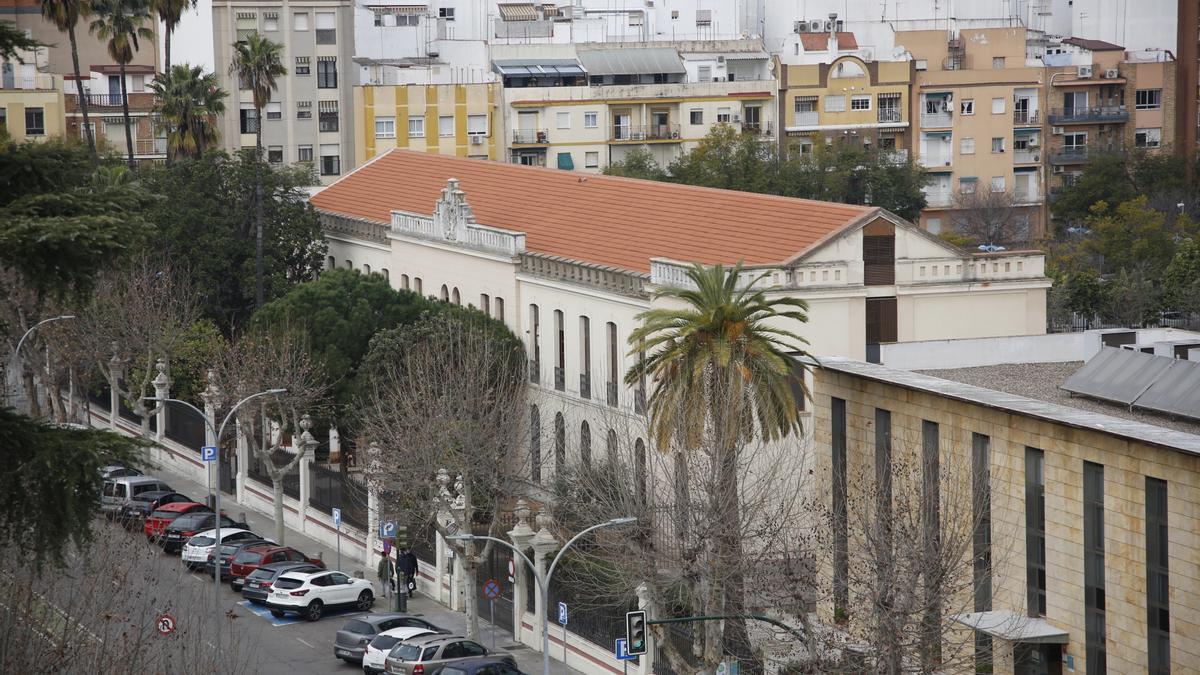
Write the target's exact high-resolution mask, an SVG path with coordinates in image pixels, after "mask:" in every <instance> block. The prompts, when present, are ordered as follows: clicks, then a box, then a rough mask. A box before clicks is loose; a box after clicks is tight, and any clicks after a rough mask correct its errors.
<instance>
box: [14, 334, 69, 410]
mask: <svg viewBox="0 0 1200 675" xmlns="http://www.w3.org/2000/svg"><path fill="white" fill-rule="evenodd" d="M74 318H75V315H74V314H63V315H61V316H52V317H50V318H49V319H42V320H41V321H39V322H37V323H35V324H33V325H32V326H30V327H29V330H27V331H25V334H24V335H22V336H21V339H20V340H17V348H16V349H14V350H13V365H14V366H16V367H17V368H18V370H20V365H21V345H23V344H25V338H27V337H29V335H30V334H31V333H33V331H35V330H37V329H38V327H39V326H42V325H44V324H48V323H50V322H51V321H64V320H66V319H74ZM16 377H17V388H20V386H21V375H20V372H18V373H17V376H16ZM4 394H5V398H6V399H7V398H8V396H9V393H8V387H7V386H5V388H4Z"/></svg>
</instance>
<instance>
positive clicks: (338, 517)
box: [332, 507, 342, 527]
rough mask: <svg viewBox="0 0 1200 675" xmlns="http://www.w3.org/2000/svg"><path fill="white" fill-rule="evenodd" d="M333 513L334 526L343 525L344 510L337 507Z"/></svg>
mask: <svg viewBox="0 0 1200 675" xmlns="http://www.w3.org/2000/svg"><path fill="white" fill-rule="evenodd" d="M332 515H333V526H334V527H341V526H342V510H341V509H339V508H336V507H335V508H334V509H333V513H332Z"/></svg>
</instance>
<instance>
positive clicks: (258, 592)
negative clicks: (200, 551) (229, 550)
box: [222, 562, 321, 605]
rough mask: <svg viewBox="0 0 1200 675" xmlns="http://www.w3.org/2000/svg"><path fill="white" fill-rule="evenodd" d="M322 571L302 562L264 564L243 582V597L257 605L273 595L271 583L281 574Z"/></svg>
mask: <svg viewBox="0 0 1200 675" xmlns="http://www.w3.org/2000/svg"><path fill="white" fill-rule="evenodd" d="M320 571H321V568H320V567H317V566H316V565H310V564H308V563H302V562H277V563H271V564H269V565H263V566H262V567H259V568H258V569H256V570H254V571H253V572H251V573H250V576H248V577H246V579H245V582H244V583H243V584H242V597H243V598H245V599H247V600H249V601H250V602H252V603H254V604H256V605H262V604H264V603H266V602H267V597H268V596H270V595H271V584H272V583H274V582H275V579H277V578H278V577H279V576H280V575H281V574H284V573H286V572H304V573H305V574H314V573H316V572H320ZM222 572H224V570H222Z"/></svg>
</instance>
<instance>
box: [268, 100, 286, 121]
mask: <svg viewBox="0 0 1200 675" xmlns="http://www.w3.org/2000/svg"><path fill="white" fill-rule="evenodd" d="M267 119H269V120H281V119H283V104H282V103H277V102H275V101H270V102H268V103H267Z"/></svg>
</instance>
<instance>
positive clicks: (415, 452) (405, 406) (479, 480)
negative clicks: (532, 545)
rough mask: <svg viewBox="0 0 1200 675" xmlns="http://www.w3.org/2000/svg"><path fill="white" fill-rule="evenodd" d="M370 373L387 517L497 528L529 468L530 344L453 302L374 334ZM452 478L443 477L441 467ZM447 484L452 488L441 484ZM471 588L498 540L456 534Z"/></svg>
mask: <svg viewBox="0 0 1200 675" xmlns="http://www.w3.org/2000/svg"><path fill="white" fill-rule="evenodd" d="M368 366H369V372H372V373H373V377H372V378H371V382H370V385H369V388H368V391H367V392H366V395H365V397H364V400H363V401H362V404H361V405H362V410H361V414H360V420H361V430H362V436H363V437H364V438H365V439H366V440H368V441H369V444H370V445H369V451H368V469H367V475H368V480H369V482H370V483H371V485H372V487H374V488H375V489H376V490H377V491H378V493H379V494H380V496H381V497H380V499H381V508H382V509H385V510H386V511H387V513H388V516H389V517H394V518H397V519H398V520H400V522H403V523H407V524H408V525H409V528H410V531H416V530H417V529H420V528H422V527H425V526H426V525H428V524H429V523H432V524H433V526H434V527H435V528H436V530H437V532H438V533H440V534H441V535H442V536H447V535H453V534H456V533H457V532H458V529H459V528H460V527H461V528H466V529H471V530H472V531H473V532H474V533H476V534H487V535H489V536H496V535H497V533H498V532H499V528H500V523H501V520H500V515H501V514H500V509H499V508H498V503H499V502H500V501H501V500H502V499H503V498H504V497H505V496H506V495H512V494H514V493H516V492H517V490H518V488H519V487H520V486H519V485H518V480H519V477H520V476H522V475H523V474H524V472H523V469H522V467H523V463H522V458H523V455H522V453H520V452H518V448H520V447H521V446H522V442H523V439H524V438H525V433H526V426H525V416H526V414H527V413H526V410H527V407H526V402H525V395H526V393H525V392H526V384H525V379H524V376H523V375H524V372H525V371H524V368H525V352H524V349H523V347H522V345H521V342H520V341H519V340H517V339H516V337H515V336H513V335H512V334H511V333H509V332H508V330H507V329H506V328H504V327H503V325H501V324H499V323H498V322H495V321H492V320H490V319H487V318H486V317H484V316H483V315H482V314H478V313H476V312H471V311H467V310H453V311H451V310H447V311H443V312H440V313H438V314H434V315H430V316H427V317H425V318H424V319H422V320H421V321H420V322H418V323H416V324H413V325H411V326H407V327H402V328H399V329H395V330H392V331H387V332H384V333H381V334H380V335H378V336H376V338H375V340H373V341H372V349H371V355H370V356H369V357H368ZM443 469H444V470H446V471H448V472H449V474H448V475H449V476H450V477H453V482H454V486H453V489H452V490H451V488H450V486H437V485H435V484H434V478H435V476H436V475H437V474H438V472H439V471H440V470H443ZM443 488H445V489H443ZM451 545H452V546H453V547H454V550H455V553H456V556H457V559H458V560H459V561H461V564H462V565H463V570H464V572H465V575H466V579H467V584H466V585H467V588H469V589H474V588H475V587H476V578H475V577H476V570H477V568H478V566H479V565H480V564H481V563H482V561H483V560H484V559H485V558H486V557H487V556H488V554H489V553H490V550H491V544H490V543H488V544H486V545H484V546H482V547H481V546H478V545H476V544H475V543H473V542H470V541H452V542H451ZM466 613H467V619H468V634H469V635H470V636H471V637H477V636H478V634H479V613H478V608H477V607H476V598H475V594H474V593H473V592H468V593H467V594H466Z"/></svg>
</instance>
